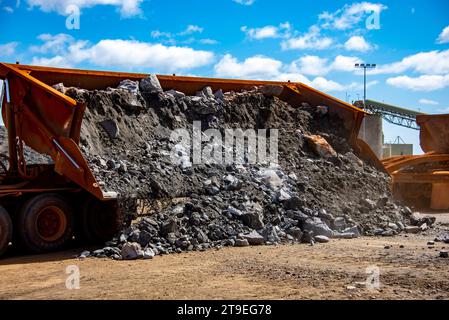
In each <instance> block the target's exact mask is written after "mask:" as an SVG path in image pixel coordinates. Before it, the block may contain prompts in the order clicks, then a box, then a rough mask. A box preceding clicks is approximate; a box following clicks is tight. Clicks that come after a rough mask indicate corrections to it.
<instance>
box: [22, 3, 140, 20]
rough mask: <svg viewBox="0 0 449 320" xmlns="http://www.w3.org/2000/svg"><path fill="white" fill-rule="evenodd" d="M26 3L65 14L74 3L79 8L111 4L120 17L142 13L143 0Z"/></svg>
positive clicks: (47, 10) (43, 9)
mask: <svg viewBox="0 0 449 320" xmlns="http://www.w3.org/2000/svg"><path fill="white" fill-rule="evenodd" d="M27 2H28V5H29V6H30V7H31V8H33V7H38V8H40V9H41V10H42V11H44V12H53V11H54V12H58V13H59V14H61V15H65V14H66V8H67V7H68V6H70V5H75V6H77V7H79V8H80V9H83V8H91V7H94V6H97V5H111V6H114V7H117V8H118V10H119V11H120V14H121V16H122V17H133V16H136V15H140V14H141V13H142V11H141V9H140V5H141V3H142V2H143V0H27Z"/></svg>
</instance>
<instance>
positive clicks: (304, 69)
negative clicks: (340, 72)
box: [292, 55, 330, 76]
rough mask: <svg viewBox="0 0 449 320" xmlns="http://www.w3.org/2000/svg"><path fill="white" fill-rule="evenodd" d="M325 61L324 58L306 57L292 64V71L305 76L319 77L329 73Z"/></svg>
mask: <svg viewBox="0 0 449 320" xmlns="http://www.w3.org/2000/svg"><path fill="white" fill-rule="evenodd" d="M327 61H328V60H327V59H325V58H320V57H318V56H309V55H307V56H303V57H301V58H299V59H298V60H297V61H295V62H293V64H292V69H293V70H295V71H297V72H299V73H302V74H305V75H311V76H321V75H325V74H327V73H328V72H329V69H330V68H329V66H328V65H327Z"/></svg>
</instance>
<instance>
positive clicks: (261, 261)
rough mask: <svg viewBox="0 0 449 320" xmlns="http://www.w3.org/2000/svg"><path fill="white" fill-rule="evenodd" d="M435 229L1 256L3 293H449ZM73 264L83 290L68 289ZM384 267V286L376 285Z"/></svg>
mask: <svg viewBox="0 0 449 320" xmlns="http://www.w3.org/2000/svg"><path fill="white" fill-rule="evenodd" d="M438 220H439V221H440V222H439V230H440V231H441V230H444V229H448V227H449V214H445V215H438ZM434 233H435V231H428V232H426V233H425V234H420V235H408V236H406V235H400V236H396V237H393V238H366V237H364V238H360V239H355V240H332V241H331V242H330V243H326V244H317V245H315V246H310V245H305V244H302V245H299V244H298V245H279V246H262V247H245V248H224V249H222V250H210V251H205V252H191V253H185V254H179V255H170V256H163V257H160V256H159V257H156V258H154V259H153V260H141V261H112V260H107V259H96V258H92V259H85V260H82V261H81V260H78V259H75V258H74V256H75V255H76V253H79V250H70V251H66V252H62V253H55V254H48V255H40V256H25V257H9V258H5V259H3V260H1V261H0V299H449V259H444V258H439V257H438V256H439V251H440V250H441V249H443V248H445V249H449V245H448V244H444V243H440V242H436V243H435V246H434V247H431V246H428V245H427V242H428V241H430V240H433V238H434ZM386 246H390V248H388V247H386ZM73 265H74V266H77V267H78V268H79V272H80V283H79V286H80V288H79V289H67V288H66V280H67V277H69V276H70V274H68V273H66V271H67V267H69V266H73ZM367 268H368V270H367ZM376 268H378V269H376ZM370 270H371V271H370ZM376 270H378V271H379V278H378V279H379V285H380V288H378V289H376V288H371V289H370V288H368V287H367V286H366V284H365V283H366V281H367V277H369V276H371V279H376V278H375V273H376ZM367 272H368V273H369V274H368V273H367ZM373 272H374V273H373ZM373 277H374V278H373ZM374 283H376V282H374Z"/></svg>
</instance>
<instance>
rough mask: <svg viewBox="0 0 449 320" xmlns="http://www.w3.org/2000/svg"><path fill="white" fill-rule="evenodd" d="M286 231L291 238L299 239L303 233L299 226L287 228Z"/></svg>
mask: <svg viewBox="0 0 449 320" xmlns="http://www.w3.org/2000/svg"><path fill="white" fill-rule="evenodd" d="M287 233H288V234H290V235H291V236H292V237H293V238H295V239H296V240H298V241H300V240H301V239H302V236H303V235H304V234H303V232H302V231H301V229H300V228H297V227H293V228H290V229H289V230H287Z"/></svg>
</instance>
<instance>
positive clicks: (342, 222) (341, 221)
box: [332, 217, 347, 231]
mask: <svg viewBox="0 0 449 320" xmlns="http://www.w3.org/2000/svg"><path fill="white" fill-rule="evenodd" d="M332 225H333V228H334V229H335V230H338V231H342V230H344V229H346V228H347V224H346V219H345V218H344V217H337V218H335V219H334V221H332Z"/></svg>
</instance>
